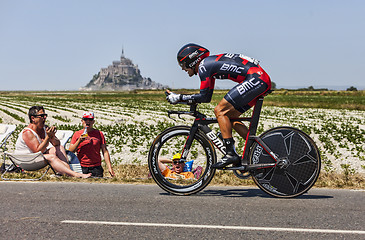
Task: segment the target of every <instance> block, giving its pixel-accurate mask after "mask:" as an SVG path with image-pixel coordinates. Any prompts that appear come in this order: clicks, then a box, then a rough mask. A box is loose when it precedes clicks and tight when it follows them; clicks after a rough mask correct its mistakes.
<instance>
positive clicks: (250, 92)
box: [224, 74, 270, 113]
mask: <svg viewBox="0 0 365 240" xmlns="http://www.w3.org/2000/svg"><path fill="white" fill-rule="evenodd" d="M269 88H270V86H269V85H268V84H267V83H266V82H264V81H263V80H262V79H260V78H259V75H257V74H253V75H249V76H247V77H246V80H245V81H243V82H242V83H239V84H237V85H236V86H234V87H233V88H232V89H231V90H230V91H229V92H228V93H227V94H226V95H225V96H224V99H226V100H227V101H228V102H229V103H230V104H232V105H233V107H234V108H235V109H236V110H237V111H239V112H241V113H244V112H246V111H247V110H248V109H250V108H251V107H252V106H253V105H255V103H256V99H257V97H259V96H261V95H262V94H264V93H265V92H266V91H268V90H270V89H269Z"/></svg>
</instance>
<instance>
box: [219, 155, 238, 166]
mask: <svg viewBox="0 0 365 240" xmlns="http://www.w3.org/2000/svg"><path fill="white" fill-rule="evenodd" d="M240 161H241V158H240V156H238V155H237V154H235V155H230V154H226V155H225V156H224V157H223V158H222V159H221V161H220V162H217V163H215V164H213V165H212V167H213V168H224V167H226V166H228V165H229V164H233V165H239V163H240Z"/></svg>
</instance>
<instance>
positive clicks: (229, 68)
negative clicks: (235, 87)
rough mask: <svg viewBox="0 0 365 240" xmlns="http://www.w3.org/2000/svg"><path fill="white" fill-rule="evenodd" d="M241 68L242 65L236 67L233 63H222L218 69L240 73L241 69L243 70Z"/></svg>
mask: <svg viewBox="0 0 365 240" xmlns="http://www.w3.org/2000/svg"><path fill="white" fill-rule="evenodd" d="M243 69H244V68H243V67H238V66H236V65H233V64H227V63H224V64H223V65H222V67H221V68H220V69H219V70H222V71H228V72H234V73H242V72H241V70H243Z"/></svg>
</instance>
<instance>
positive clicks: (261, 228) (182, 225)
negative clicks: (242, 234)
mask: <svg viewBox="0 0 365 240" xmlns="http://www.w3.org/2000/svg"><path fill="white" fill-rule="evenodd" d="M61 223H74V224H99V225H120V226H140V227H171V224H170V223H169V224H167V223H136V222H107V221H78V220H64V221H61ZM176 227H179V228H201V229H204V228H205V229H207V228H208V229H209V228H210V229H228V230H246V231H277V232H304V233H336V234H365V231H359V230H334V229H313V228H275V227H248V226H222V225H190V224H174V228H176Z"/></svg>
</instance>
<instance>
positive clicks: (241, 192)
mask: <svg viewBox="0 0 365 240" xmlns="http://www.w3.org/2000/svg"><path fill="white" fill-rule="evenodd" d="M197 195H199V196H223V197H262V198H274V197H272V196H270V195H268V194H266V193H265V192H263V191H261V190H260V189H228V190H215V189H214V190H211V189H210V190H204V191H202V192H200V193H198V194H197ZM328 198H333V196H325V195H311V194H303V195H301V196H299V197H296V198H295V199H328Z"/></svg>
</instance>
